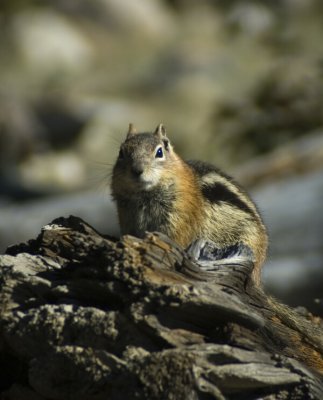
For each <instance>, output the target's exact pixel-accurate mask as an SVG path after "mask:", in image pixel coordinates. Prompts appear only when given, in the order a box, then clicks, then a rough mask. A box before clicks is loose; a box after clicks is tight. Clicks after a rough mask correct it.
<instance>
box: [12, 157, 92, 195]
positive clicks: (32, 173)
mask: <svg viewBox="0 0 323 400" xmlns="http://www.w3.org/2000/svg"><path fill="white" fill-rule="evenodd" d="M19 171H20V178H21V180H22V181H23V182H25V183H26V185H28V187H29V188H37V189H38V190H42V191H44V192H45V193H46V191H47V193H48V194H50V193H51V192H53V191H54V193H55V191H56V192H62V191H64V192H71V191H73V190H75V189H79V188H82V187H84V186H85V185H86V184H87V178H88V174H87V171H86V164H85V163H84V161H83V160H82V158H81V156H80V155H78V154H77V153H75V152H74V151H64V152H63V151H62V152H59V153H54V152H52V151H50V152H45V153H39V154H35V155H33V156H31V157H29V158H28V160H26V161H25V162H24V163H22V164H21V167H20V168H19Z"/></svg>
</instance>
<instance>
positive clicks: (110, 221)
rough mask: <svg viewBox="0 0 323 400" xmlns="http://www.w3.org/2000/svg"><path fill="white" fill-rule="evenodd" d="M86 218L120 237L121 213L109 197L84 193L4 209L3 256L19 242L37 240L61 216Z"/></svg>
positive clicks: (0, 225) (0, 212)
mask: <svg viewBox="0 0 323 400" xmlns="http://www.w3.org/2000/svg"><path fill="white" fill-rule="evenodd" d="M70 214H75V215H78V216H82V218H86V219H87V220H88V221H89V222H90V223H91V224H93V226H94V227H95V228H96V229H98V230H99V231H100V232H102V233H104V234H109V235H112V236H118V235H119V228H118V223H117V213H116V208H115V206H114V204H113V203H112V200H111V197H110V196H109V194H108V193H103V192H101V193H95V192H94V191H83V192H78V193H74V194H69V195H60V196H53V197H50V198H48V199H42V200H37V201H30V202H29V203H23V204H11V205H5V206H2V207H1V209H0V253H3V252H4V251H5V249H6V248H7V247H8V246H10V245H12V244H14V243H17V242H20V241H25V240H27V239H28V238H29V237H31V236H34V235H35V234H36V233H37V232H38V231H39V229H40V228H41V227H42V226H44V225H46V224H47V223H48V222H49V221H51V219H52V218H55V216H57V215H65V216H68V215H70Z"/></svg>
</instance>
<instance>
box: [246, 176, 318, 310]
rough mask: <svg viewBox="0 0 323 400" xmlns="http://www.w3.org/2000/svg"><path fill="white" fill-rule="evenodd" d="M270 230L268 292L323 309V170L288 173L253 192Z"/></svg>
mask: <svg viewBox="0 0 323 400" xmlns="http://www.w3.org/2000/svg"><path fill="white" fill-rule="evenodd" d="M254 198H255V199H256V201H257V203H258V205H259V207H260V209H261V210H262V212H263V215H264V218H265V221H266V224H267V226H268V229H269V235H270V252H269V257H268V262H267V265H266V267H265V270H264V277H265V283H266V286H267V287H268V289H269V290H270V292H272V293H273V294H275V295H276V296H277V297H279V298H281V299H283V300H284V301H286V302H288V303H289V304H292V305H300V304H302V305H305V306H306V307H308V308H309V309H310V310H313V311H315V312H317V313H320V314H322V313H323V307H322V305H320V304H319V303H316V302H315V298H322V293H323V284H322V282H323V239H322V238H323V213H322V200H323V170H322V169H321V170H318V171H315V172H312V173H309V174H306V175H302V176H294V177H293V178H291V177H288V178H285V179H280V180H277V181H276V182H272V183H270V184H267V185H264V186H263V187H262V188H258V189H257V190H256V191H254Z"/></svg>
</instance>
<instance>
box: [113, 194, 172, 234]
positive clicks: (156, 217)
mask: <svg viewBox="0 0 323 400" xmlns="http://www.w3.org/2000/svg"><path fill="white" fill-rule="evenodd" d="M174 201H175V196H173V195H172V194H170V193H163V192H162V191H159V190H152V191H142V192H138V193H137V194H136V195H135V196H132V197H131V198H128V199H127V198H123V199H122V200H121V201H119V203H118V206H119V208H121V209H122V211H121V210H120V211H121V213H120V214H121V215H123V217H122V218H120V225H121V231H122V233H123V234H132V235H135V236H139V237H140V236H143V235H144V233H145V232H146V231H149V232H153V231H159V232H163V233H165V234H167V233H168V227H169V218H170V215H171V213H172V209H173V205H174Z"/></svg>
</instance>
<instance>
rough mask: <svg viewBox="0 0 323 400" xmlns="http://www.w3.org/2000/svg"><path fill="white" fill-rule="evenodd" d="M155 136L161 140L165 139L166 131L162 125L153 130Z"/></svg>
mask: <svg viewBox="0 0 323 400" xmlns="http://www.w3.org/2000/svg"><path fill="white" fill-rule="evenodd" d="M155 135H157V136H159V137H160V138H161V139H164V138H165V137H166V129H165V127H164V125H163V124H159V125H158V126H157V128H156V130H155Z"/></svg>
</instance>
